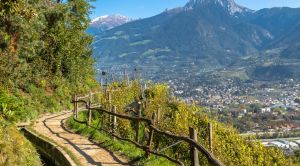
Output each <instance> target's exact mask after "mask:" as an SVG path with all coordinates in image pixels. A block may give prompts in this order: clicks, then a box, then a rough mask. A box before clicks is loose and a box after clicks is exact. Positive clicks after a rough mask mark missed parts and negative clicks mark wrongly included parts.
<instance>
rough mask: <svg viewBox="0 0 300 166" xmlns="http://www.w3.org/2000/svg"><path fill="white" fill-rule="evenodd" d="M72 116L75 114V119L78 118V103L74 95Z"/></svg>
mask: <svg viewBox="0 0 300 166" xmlns="http://www.w3.org/2000/svg"><path fill="white" fill-rule="evenodd" d="M74 114H75V119H77V118H78V103H77V95H76V94H75V95H74Z"/></svg>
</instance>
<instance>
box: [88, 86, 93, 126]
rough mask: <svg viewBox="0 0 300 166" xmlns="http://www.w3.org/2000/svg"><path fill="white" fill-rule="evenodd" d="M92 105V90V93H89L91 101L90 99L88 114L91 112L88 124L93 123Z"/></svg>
mask: <svg viewBox="0 0 300 166" xmlns="http://www.w3.org/2000/svg"><path fill="white" fill-rule="evenodd" d="M91 106H92V92H91V91H90V93H89V101H88V114H89V118H88V126H90V125H91V123H92V110H91Z"/></svg>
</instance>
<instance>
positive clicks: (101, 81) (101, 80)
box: [100, 77, 103, 91]
mask: <svg viewBox="0 0 300 166" xmlns="http://www.w3.org/2000/svg"><path fill="white" fill-rule="evenodd" d="M100 88H101V91H103V78H102V77H101V78H100Z"/></svg>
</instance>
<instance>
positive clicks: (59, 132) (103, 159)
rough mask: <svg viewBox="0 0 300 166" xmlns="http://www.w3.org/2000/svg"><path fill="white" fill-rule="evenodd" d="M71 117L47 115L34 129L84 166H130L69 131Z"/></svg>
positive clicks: (67, 112)
mask: <svg viewBox="0 0 300 166" xmlns="http://www.w3.org/2000/svg"><path fill="white" fill-rule="evenodd" d="M71 115H72V112H70V111H64V112H60V113H56V114H51V115H50V114H47V115H45V116H43V117H41V118H39V119H38V120H37V122H36V123H35V124H34V126H33V128H34V130H35V131H36V132H37V133H39V134H41V135H43V136H45V137H48V138H50V139H52V140H54V141H55V142H56V143H57V144H58V145H60V146H63V147H65V148H67V149H69V151H71V152H72V153H73V154H74V156H75V157H76V158H77V159H78V160H79V161H80V162H81V163H82V165H98V166H105V165H113V166H118V165H128V164H126V163H127V161H126V160H125V159H124V158H122V157H120V156H117V155H116V154H114V153H113V152H111V151H108V150H107V149H105V148H103V147H101V146H99V145H97V144H95V143H93V142H92V141H90V140H89V139H88V138H86V137H84V136H81V135H78V134H75V133H74V132H72V131H71V130H69V129H68V128H67V127H66V120H67V119H68V118H69V117H70V116H71Z"/></svg>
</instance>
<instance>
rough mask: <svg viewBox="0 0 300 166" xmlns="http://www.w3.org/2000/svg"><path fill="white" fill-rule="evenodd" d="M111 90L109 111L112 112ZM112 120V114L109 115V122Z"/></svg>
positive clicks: (109, 92) (109, 93)
mask: <svg viewBox="0 0 300 166" xmlns="http://www.w3.org/2000/svg"><path fill="white" fill-rule="evenodd" d="M111 93H112V92H111V91H108V110H109V112H112V98H111ZM111 121H112V116H111V115H109V123H111Z"/></svg>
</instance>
